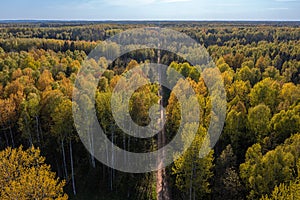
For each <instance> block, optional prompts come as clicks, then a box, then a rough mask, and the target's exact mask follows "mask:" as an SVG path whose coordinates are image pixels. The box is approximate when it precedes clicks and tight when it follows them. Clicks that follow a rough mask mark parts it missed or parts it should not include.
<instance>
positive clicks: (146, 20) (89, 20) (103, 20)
mask: <svg viewBox="0 0 300 200" xmlns="http://www.w3.org/2000/svg"><path fill="white" fill-rule="evenodd" d="M0 21H57V22H76V21H86V22H105V21H115V22H126V21H132V22H134V21H141V22H142V21H145V22H156V21H166V22H300V19H0Z"/></svg>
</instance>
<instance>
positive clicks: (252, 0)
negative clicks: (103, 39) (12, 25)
mask: <svg viewBox="0 0 300 200" xmlns="http://www.w3.org/2000/svg"><path fill="white" fill-rule="evenodd" d="M299 13H300V0H247V1H245V0H4V1H2V2H1V7H0V19H85V20H105V19H115V20H118V19H121V20H126V19H133V20H134V19H149V20H150V19H167V20H173V19H178V20H179V19H194V20H300V14H299Z"/></svg>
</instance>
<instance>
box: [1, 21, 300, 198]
mask: <svg viewBox="0 0 300 200" xmlns="http://www.w3.org/2000/svg"><path fill="white" fill-rule="evenodd" d="M145 27H161V28H168V29H172V30H175V31H178V32H181V33H184V34H186V35H188V36H189V37H191V38H193V39H194V40H195V41H197V42H198V43H199V44H200V45H202V46H203V47H205V48H206V50H207V51H208V53H209V55H210V56H211V58H212V60H213V61H214V63H215V65H216V67H217V69H218V70H219V71H220V74H221V77H222V81H223V83H224V88H225V92H226V118H225V123H224V127H223V129H222V134H221V136H220V138H219V140H218V142H217V144H216V145H215V146H214V148H213V149H211V150H210V151H209V153H208V154H207V155H206V156H205V157H199V150H200V148H201V144H202V143H203V141H204V137H205V135H206V133H207V132H208V129H209V125H210V120H211V117H212V114H211V112H213V109H212V99H213V97H212V94H210V93H209V90H208V87H207V85H206V82H205V80H204V78H203V76H202V74H201V72H198V71H197V70H195V66H193V65H192V64H191V63H190V62H188V61H187V60H185V59H183V58H182V57H180V56H178V55H175V54H174V53H171V52H167V51H158V50H157V49H151V48H145V49H140V50H135V51H130V52H129V53H127V54H125V55H122V56H121V57H119V58H117V59H115V60H112V61H110V60H109V59H110V58H109V57H100V58H98V59H94V60H93V64H94V65H97V66H102V67H103V68H106V70H105V71H104V72H101V73H102V74H101V78H100V80H99V83H98V86H97V90H96V92H95V105H93V106H94V107H95V110H96V115H97V118H98V121H99V123H100V125H101V127H102V129H103V130H104V132H105V134H106V136H107V138H108V139H109V140H110V141H111V142H112V143H114V144H116V145H117V146H118V147H120V148H122V149H125V150H127V151H130V152H136V153H139V152H151V151H153V150H156V149H158V148H160V145H159V144H158V138H157V137H153V138H150V139H140V138H135V137H133V136H130V135H127V134H126V133H124V132H123V131H122V130H121V129H120V127H118V124H117V123H116V120H115V119H114V116H113V113H112V110H111V97H112V93H113V91H114V88H115V86H116V85H117V84H118V82H119V80H120V79H122V77H123V76H124V73H126V72H127V71H129V70H131V69H133V68H134V67H137V66H139V65H147V64H149V63H155V62H157V60H160V62H161V63H162V64H164V65H166V66H168V69H167V70H166V72H165V73H167V74H168V73H170V71H171V70H170V69H174V70H176V71H178V72H179V73H180V74H182V76H183V77H184V78H185V79H186V80H187V81H188V82H189V84H190V85H191V86H192V88H193V90H194V91H195V93H196V96H197V102H198V103H199V105H200V107H201V112H200V116H199V117H200V118H201V119H202V120H201V122H200V124H199V127H196V129H197V133H196V136H195V139H194V140H193V141H192V144H191V146H190V147H189V148H188V150H187V151H185V152H184V153H183V154H182V155H181V156H180V157H179V158H178V159H176V160H175V161H174V162H173V163H172V164H171V165H170V166H167V167H165V168H164V169H163V171H161V173H163V175H162V177H163V180H162V181H163V183H162V184H163V187H164V194H163V195H162V196H159V195H158V192H157V187H158V186H157V181H158V179H157V176H159V173H158V172H159V171H160V170H159V171H158V172H149V173H136V174H134V173H125V172H121V171H118V170H116V169H113V168H110V167H108V166H106V165H105V164H103V163H101V162H99V161H98V160H97V159H96V158H95V157H94V156H93V155H92V154H91V153H90V152H89V151H88V150H87V149H86V148H85V146H84V145H83V143H82V141H81V140H80V137H79V135H78V132H77V130H76V127H75V124H74V117H73V112H72V106H73V91H74V84H75V81H76V78H77V75H78V73H79V71H80V69H81V67H82V64H83V62H84V61H85V59H86V58H87V56H88V55H89V54H90V53H91V52H92V50H93V49H95V48H96V47H97V45H99V44H101V43H103V42H104V41H105V40H106V39H108V38H110V37H113V36H115V35H117V34H119V33H121V32H123V31H126V30H129V29H134V28H145ZM146 39H149V40H151V39H153V37H151V35H149V37H147V38H145V40H146ZM130 42H132V41H130ZM107 48H109V49H108V50H109V52H113V53H114V52H119V51H120V49H118V46H117V45H114V44H111V45H107ZM182 49H188V47H185V46H184V47H182ZM195 56H197V54H195ZM99 73H100V72H95V74H94V76H95V77H97V76H99ZM147 73H148V74H149V73H151V72H150V70H148V72H147ZM212 76H213V75H212ZM139 78H140V77H133V78H132V80H131V81H133V82H134V81H137V82H138V80H139ZM81 84H89V81H88V80H82V82H81ZM162 90H163V91H164V92H163V95H162V97H160V92H159V91H160V88H159V86H158V85H157V84H147V85H145V86H143V87H140V88H138V89H137V90H136V91H135V92H134V93H133V95H132V96H131V98H130V103H129V112H130V116H131V118H132V120H133V121H134V122H135V124H137V125H138V126H146V125H148V124H149V123H150V121H151V119H150V117H149V109H150V108H151V107H152V105H154V104H156V103H157V101H158V100H159V99H160V98H162V99H161V101H162V104H163V107H164V108H165V110H166V122H165V125H164V133H165V137H166V138H165V139H166V141H167V142H169V141H171V140H172V138H173V137H174V134H176V132H177V130H178V129H179V124H180V120H181V119H180V117H179V116H180V112H181V106H183V105H180V103H179V100H178V97H176V96H175V95H174V94H173V93H172V92H171V91H169V90H167V89H166V88H162ZM80 98H82V101H89V97H88V96H86V95H84V94H83V95H81V97H80ZM122 106H123V105H122V104H121V103H119V107H118V108H119V109H123V108H122ZM185 106H191V107H192V106H193V105H185ZM190 117H191V118H192V117H193V116H190ZM84 121H85V122H87V123H88V121H89V119H84ZM193 126H194V124H192V123H190V124H186V125H185V128H184V130H185V131H187V132H188V131H190V130H192V129H194V127H193ZM299 130H300V23H299V22H197V21H189V22H179V21H178V22H171V21H160V22H155V21H148V22H142V21H140V22H134V21H130V22H117V21H116V22H96V21H94V22H93V21H91V22H89V21H78V22H75V21H74V22H72V21H70V22H61V21H60V22H56V21H41V22H39V21H28V22H27V21H15V22H10V21H7V22H0V150H1V152H0V199H91V200H93V199H95V200H96V199H99V200H108V199H109V200H119V199H120V200H121V199H122V200H123V199H128V200H133V199H159V200H161V199H164V200H170V199H174V200H186V199H189V200H196V199H212V200H221V199H222V200H224V199H233V200H242V199H249V200H254V199H258V200H279V199H284V200H292V199H300V148H299V147H300V131H299ZM92 142H93V141H90V144H91V145H93V144H92ZM124 159H125V160H126V158H124ZM160 175H161V174H160Z"/></svg>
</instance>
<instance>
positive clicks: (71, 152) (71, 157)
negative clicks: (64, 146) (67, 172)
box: [69, 140, 76, 195]
mask: <svg viewBox="0 0 300 200" xmlns="http://www.w3.org/2000/svg"><path fill="white" fill-rule="evenodd" d="M69 147H70V160H71V173H72V187H73V194H74V195H76V186H75V177H74V166H73V151H72V141H71V140H70V146H69Z"/></svg>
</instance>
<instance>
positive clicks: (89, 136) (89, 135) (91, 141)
mask: <svg viewBox="0 0 300 200" xmlns="http://www.w3.org/2000/svg"><path fill="white" fill-rule="evenodd" d="M88 140H89V146H90V157H91V164H92V167H93V168H96V162H95V158H94V147H93V146H94V144H93V143H94V137H93V136H92V134H91V131H90V128H89V130H88Z"/></svg>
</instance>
